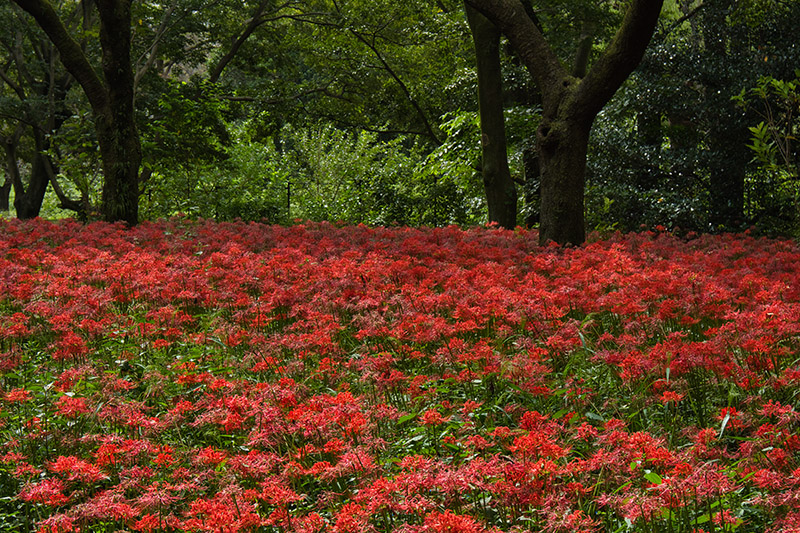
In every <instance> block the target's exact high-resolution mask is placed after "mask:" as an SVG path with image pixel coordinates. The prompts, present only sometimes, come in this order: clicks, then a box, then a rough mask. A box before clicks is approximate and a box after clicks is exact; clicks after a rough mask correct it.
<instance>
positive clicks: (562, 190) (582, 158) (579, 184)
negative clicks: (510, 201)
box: [537, 119, 591, 244]
mask: <svg viewBox="0 0 800 533" xmlns="http://www.w3.org/2000/svg"><path fill="white" fill-rule="evenodd" d="M590 129H591V124H589V125H587V124H585V123H581V122H578V121H574V120H567V119H562V120H556V121H555V123H554V122H549V121H543V124H542V126H541V127H540V128H539V131H538V132H537V141H538V147H539V164H540V172H541V174H540V176H541V177H540V179H541V184H540V187H541V189H540V190H541V192H540V194H541V207H540V213H539V241H540V242H541V243H542V244H545V243H548V242H550V241H553V242H557V243H559V244H579V243H582V242H583V241H585V240H586V230H585V227H584V205H583V197H584V185H585V179H586V152H587V150H588V145H589V130H590Z"/></svg>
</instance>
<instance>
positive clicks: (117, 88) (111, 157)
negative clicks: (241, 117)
mask: <svg viewBox="0 0 800 533" xmlns="http://www.w3.org/2000/svg"><path fill="white" fill-rule="evenodd" d="M13 1H14V2H15V3H16V4H17V5H19V6H20V7H21V8H22V9H24V10H25V11H27V12H28V13H29V14H30V15H31V16H32V17H33V18H34V19H35V20H36V22H37V23H38V24H39V26H40V27H41V28H42V30H43V31H44V32H45V33H46V34H47V36H48V37H49V38H50V40H51V41H52V43H53V45H54V46H55V47H56V48H57V49H58V51H59V54H60V57H61V62H62V63H63V64H64V66H65V67H66V69H67V71H69V73H70V74H72V75H73V76H74V77H75V79H76V80H77V81H78V83H79V84H80V85H81V87H82V88H83V91H84V93H85V94H86V97H87V99H88V100H89V104H90V105H91V107H92V113H93V115H94V120H95V128H96V132H97V142H98V145H99V147H100V157H101V160H102V167H103V178H104V182H103V197H102V214H103V218H104V219H105V220H106V221H108V222H116V221H124V222H127V223H128V224H130V225H135V224H136V223H138V220H139V187H138V183H139V167H140V165H141V161H142V151H141V145H140V142H139V134H138V132H137V130H136V124H135V122H134V107H133V85H134V76H133V70H132V67H131V58H130V49H131V9H130V8H131V0H97V2H96V7H97V10H98V13H99V15H100V46H101V48H102V70H103V78H101V77H100V75H99V74H98V73H97V72H96V71H95V70H94V68H93V67H92V65H91V63H90V62H89V60H88V58H87V57H86V55H85V54H84V52H83V50H82V49H81V46H80V45H79V44H78V42H77V41H75V39H74V38H73V37H72V36H71V35H70V34H69V31H68V30H67V29H66V27H65V26H64V23H63V21H62V20H61V19H60V18H59V16H58V14H57V13H56V11H55V10H54V9H53V7H52V5H51V4H50V3H49V2H48V1H47V0H13Z"/></svg>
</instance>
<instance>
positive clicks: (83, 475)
mask: <svg viewBox="0 0 800 533" xmlns="http://www.w3.org/2000/svg"><path fill="white" fill-rule="evenodd" d="M48 469H49V470H50V471H51V472H54V473H57V474H61V475H62V476H64V478H66V479H67V481H81V482H82V483H87V484H89V483H94V482H97V481H101V480H103V479H108V476H107V475H106V474H105V473H104V472H103V471H102V470H101V469H100V468H99V467H97V466H96V465H93V464H91V463H89V462H87V461H84V460H83V459H79V458H77V457H74V456H68V457H64V456H63V455H61V456H59V457H58V458H57V459H56V460H55V461H54V462H53V463H51V464H50V465H49V466H48Z"/></svg>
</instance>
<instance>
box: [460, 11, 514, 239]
mask: <svg viewBox="0 0 800 533" xmlns="http://www.w3.org/2000/svg"><path fill="white" fill-rule="evenodd" d="M465 9H466V12H467V21H468V22H469V27H470V30H471V31H472V39H473V42H474V43H475V57H476V59H477V72H478V107H479V112H480V121H481V153H482V164H481V174H482V175H483V188H484V191H485V194H486V204H487V207H488V208H489V222H496V223H497V224H499V225H500V226H501V227H504V228H506V229H514V228H515V227H516V225H517V188H516V186H515V184H514V180H513V179H512V178H511V171H510V170H509V168H508V149H507V147H506V129H505V117H504V115H503V77H502V70H501V64H500V30H499V29H498V28H497V27H496V26H495V25H494V24H493V23H492V22H491V21H490V20H489V19H487V18H486V17H484V16H483V15H481V14H480V13H479V12H477V11H476V10H475V9H473V8H472V7H470V6H469V5H465Z"/></svg>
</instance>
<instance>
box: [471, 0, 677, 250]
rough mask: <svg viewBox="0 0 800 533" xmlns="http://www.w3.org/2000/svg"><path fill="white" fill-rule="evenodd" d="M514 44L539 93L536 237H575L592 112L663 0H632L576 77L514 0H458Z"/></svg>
mask: <svg viewBox="0 0 800 533" xmlns="http://www.w3.org/2000/svg"><path fill="white" fill-rule="evenodd" d="M465 1H466V2H467V3H468V4H469V5H471V6H472V7H474V8H476V9H477V10H478V11H480V12H481V13H483V14H484V15H485V16H486V17H488V18H489V19H490V20H491V21H492V22H494V23H495V24H496V25H497V26H498V27H499V28H500V29H501V31H502V32H503V33H504V34H505V35H506V36H507V37H508V39H509V40H510V41H511V43H512V45H513V46H514V47H515V48H516V49H517V51H518V53H519V55H520V58H521V59H522V61H523V63H524V64H525V66H526V68H527V69H528V71H529V72H530V74H531V76H532V77H533V79H534V81H535V83H536V85H537V86H538V87H539V89H540V91H541V93H542V121H541V123H540V126H539V130H538V131H537V149H538V151H539V163H540V165H541V210H540V226H539V241H540V243H541V244H547V243H548V242H551V241H552V242H556V243H558V244H581V243H582V242H584V241H585V239H586V230H585V228H584V185H585V183H584V181H585V174H586V152H587V147H588V139H589V131H590V130H591V127H592V123H593V122H594V118H595V117H596V116H597V113H599V112H600V110H601V109H602V108H603V106H605V104H606V103H607V102H608V101H609V100H610V99H611V97H612V96H613V95H614V93H615V92H616V91H617V89H619V87H620V86H621V85H622V83H623V82H624V81H625V79H627V77H628V76H629V75H630V73H631V72H633V70H634V69H635V68H636V66H637V65H638V64H639V62H640V61H641V59H642V56H643V55H644V50H645V48H646V47H647V44H648V43H649V42H650V38H651V36H652V34H653V31H654V30H655V26H656V23H657V21H658V16H659V14H660V12H661V6H662V4H663V0H633V1H632V3H631V4H630V6H629V8H628V10H627V12H626V14H625V17H624V19H623V22H622V25H621V26H620V28H619V30H618V31H617V34H616V35H615V37H614V39H613V40H612V41H611V43H610V44H609V45H608V47H607V48H606V49H605V50H604V51H603V53H602V54H601V55H600V57H599V58H598V59H597V60H596V61H595V62H594V64H593V65H592V66H591V68H590V69H589V70H588V72H587V73H586V76H585V77H583V78H577V77H575V76H572V75H570V73H569V72H567V70H566V69H565V68H564V66H563V65H562V64H561V62H560V61H559V59H558V57H557V56H556V54H555V53H554V52H553V50H552V48H551V47H550V46H549V44H548V43H547V41H546V39H545V38H544V36H543V35H542V33H541V31H540V30H539V29H538V28H537V26H536V24H535V23H534V21H533V20H532V19H531V18H530V17H529V16H528V15H527V14H526V13H525V9H524V6H523V5H522V3H521V2H519V1H518V0H465Z"/></svg>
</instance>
